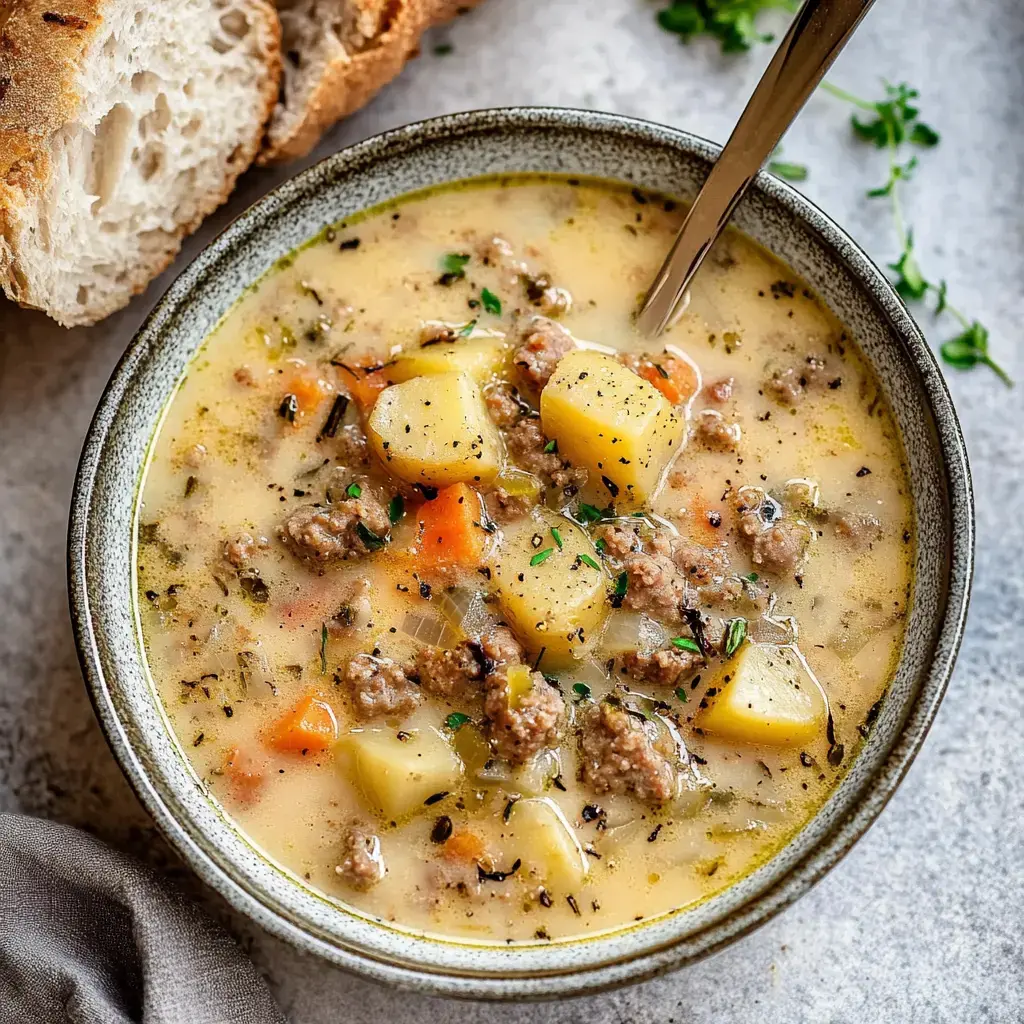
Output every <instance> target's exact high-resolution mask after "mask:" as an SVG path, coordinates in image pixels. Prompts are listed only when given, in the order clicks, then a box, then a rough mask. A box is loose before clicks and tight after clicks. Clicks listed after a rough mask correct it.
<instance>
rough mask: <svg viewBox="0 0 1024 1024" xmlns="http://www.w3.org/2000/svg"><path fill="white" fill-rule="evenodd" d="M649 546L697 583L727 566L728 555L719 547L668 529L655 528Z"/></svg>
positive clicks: (720, 571)
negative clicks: (699, 542)
mask: <svg viewBox="0 0 1024 1024" xmlns="http://www.w3.org/2000/svg"><path fill="white" fill-rule="evenodd" d="M649 547H650V549H651V551H652V552H653V553H654V554H657V555H664V556H665V557H666V558H669V559H671V561H672V563H673V564H674V565H675V566H676V568H677V569H679V571H680V572H681V573H683V575H684V577H685V578H686V579H687V580H691V581H695V582H697V583H707V582H709V581H711V580H712V579H714V578H715V577H716V576H719V575H721V574H722V573H723V572H725V570H726V569H728V568H729V556H728V555H727V554H726V552H725V551H724V550H722V549H721V548H706V547H704V546H703V545H702V544H695V543H694V542H693V541H691V540H687V538H686V537H680V536H678V535H677V534H674V533H670V532H669V531H668V530H656V531H655V532H654V534H653V535H652V537H651V540H650V543H649Z"/></svg>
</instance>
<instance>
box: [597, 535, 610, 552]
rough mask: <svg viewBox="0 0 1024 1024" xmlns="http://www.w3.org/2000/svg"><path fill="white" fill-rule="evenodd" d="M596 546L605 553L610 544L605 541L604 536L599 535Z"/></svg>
mask: <svg viewBox="0 0 1024 1024" xmlns="http://www.w3.org/2000/svg"><path fill="white" fill-rule="evenodd" d="M594 547H595V548H597V550H598V551H600V552H601V554H602V555H603V554H604V553H605V552H606V551H607V550H608V545H607V544H606V543H605V542H604V537H598V538H597V540H595V541H594Z"/></svg>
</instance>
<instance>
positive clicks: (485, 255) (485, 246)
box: [476, 235, 527, 287]
mask: <svg viewBox="0 0 1024 1024" xmlns="http://www.w3.org/2000/svg"><path fill="white" fill-rule="evenodd" d="M476 253H477V256H479V258H480V261H481V262H482V263H483V265H484V266H485V267H494V268H495V269H497V270H500V271H503V276H502V280H503V283H504V284H506V285H507V286H509V287H515V286H516V285H517V284H518V283H519V282H520V280H521V278H522V275H523V274H525V273H526V270H527V268H526V264H525V263H523V261H522V260H520V259H519V258H518V257H517V256H516V252H515V249H513V248H512V245H511V243H509V242H508V241H506V240H505V239H504V238H502V237H501V236H500V235H492V236H491V237H490V238H486V239H484V240H483V241H482V242H480V243H479V244H478V245H477V247H476Z"/></svg>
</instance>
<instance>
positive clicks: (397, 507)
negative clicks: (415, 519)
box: [388, 494, 405, 526]
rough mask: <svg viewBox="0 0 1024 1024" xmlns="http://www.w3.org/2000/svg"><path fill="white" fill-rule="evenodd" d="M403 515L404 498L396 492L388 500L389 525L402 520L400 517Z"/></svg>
mask: <svg viewBox="0 0 1024 1024" xmlns="http://www.w3.org/2000/svg"><path fill="white" fill-rule="evenodd" d="M404 515H405V499H404V498H403V497H402V496H401V495H400V494H396V495H395V496H394V497H393V498H392V499H391V501H390V502H388V519H390V520H391V525H392V526H394V525H395V523H399V522H401V521H402V517H403V516H404Z"/></svg>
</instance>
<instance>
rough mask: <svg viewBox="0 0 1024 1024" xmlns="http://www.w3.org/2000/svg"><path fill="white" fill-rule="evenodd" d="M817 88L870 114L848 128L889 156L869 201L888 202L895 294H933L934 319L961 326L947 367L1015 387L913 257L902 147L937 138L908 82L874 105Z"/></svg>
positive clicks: (981, 333)
mask: <svg viewBox="0 0 1024 1024" xmlns="http://www.w3.org/2000/svg"><path fill="white" fill-rule="evenodd" d="M821 88H822V90H823V91H825V92H827V93H828V94H829V95H831V96H834V97H835V98H836V99H839V100H842V101H843V102H844V103H849V104H851V105H853V106H854V107H856V108H857V110H858V111H863V112H864V113H868V114H870V115H871V118H870V119H867V120H865V119H863V118H862V117H861V116H859V115H858V114H852V115H851V117H850V125H851V127H852V128H853V131H854V133H855V134H856V135H857V136H858V138H861V139H863V140H864V141H865V142H869V143H871V144H873V145H874V146H876V147H877V148H878V149H884V150H886V151H887V153H888V156H889V175H888V177H887V179H886V181H885V183H884V184H882V185H880V186H878V187H877V188H872V189H869V190H868V192H867V195H868V198H869V199H884V198H887V199H888V200H889V207H890V209H891V211H892V219H893V226H894V227H895V230H896V241H897V242H898V244H899V247H900V254H899V256H898V257H897V259H896V260H895V261H894V262H893V263H889V264H888V267H889V269H890V270H891V271H892V272H893V274H894V275H895V282H894V284H895V287H896V290H897V291H898V292H899V293H900V295H901V296H903V298H904V299H905V300H906V301H908V302H910V301H915V302H920V301H922V300H925V299H927V297H928V296H929V295H933V296H934V297H935V309H934V313H935V316H940V315H941V314H943V313H948V314H949V315H950V316H952V317H953V319H955V320H956V321H957V322H958V323H959V324H960V327H961V332H960V334H958V335H956V337H954V338H950V339H949V340H948V341H945V342H943V343H942V345H940V346H939V352H940V354H941V355H942V358H943V360H944V361H945V362H946V363H948V364H949V365H950V366H954V367H956V368H957V369H961V370H968V369H971V368H972V367H974V366H979V365H981V366H987V367H989V369H991V370H992V371H993V372H994V373H995V374H996V376H998V377H999V379H1000V380H1001V381H1002V382H1003V383H1004V384H1006V385H1007V387H1013V381H1012V380H1011V378H1010V376H1009V374H1007V373H1006V371H1005V370H1004V369H1003V368H1002V367H1001V366H1000V365H999V364H998V363H996V362H995V360H994V359H992V357H991V356H990V355H989V353H988V337H989V336H988V329H987V328H986V327H984V326H983V325H982V324H981V323H980V322H979V321H977V320H973V319H969V318H968V317H967V316H966V315H965V314H964V313H962V312H961V311H960V310H959V309H958V308H957V307H956V306H954V305H952V303H950V301H949V298H948V287H947V285H946V282H945V281H943V280H940V281H938V282H937V283H936V282H934V281H930V280H929V279H928V278H926V277H925V275H924V273H923V272H922V270H921V266H920V264H919V263H918V261H917V255H916V253H915V252H914V233H913V231H912V230H911V228H910V227H909V226H908V225H907V222H906V218H905V216H904V213H903V205H902V203H901V201H900V184H901V183H903V182H907V181H909V180H910V179H911V177H912V176H913V174H914V171H915V169H916V168H917V157H916V156H911V157H910V159H905V156H906V149H905V147H906V146H908V145H912V146H918V147H920V148H922V149H931V148H933V147H934V146H937V145H938V144H939V141H940V136H939V133H938V132H937V131H936V130H935V129H934V128H932V127H931V125H929V124H926V123H925V122H924V121H921V120H920V118H919V113H920V111H919V109H918V107H917V105H916V100H917V99H918V92H917V90H916V89H912V88H910V86H908V85H907V84H906V83H900V84H899V85H890V84H889V83H888V82H886V83H885V98H884V99H882V100H879V101H878V102H875V103H872V102H871V101H870V100H865V99H862V98H861V97H860V96H855V95H854V94H853V93H851V92H848V91H847V90H846V89H840V88H839V87H838V86H836V85H833V84H832V83H831V82H822V83H821Z"/></svg>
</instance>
